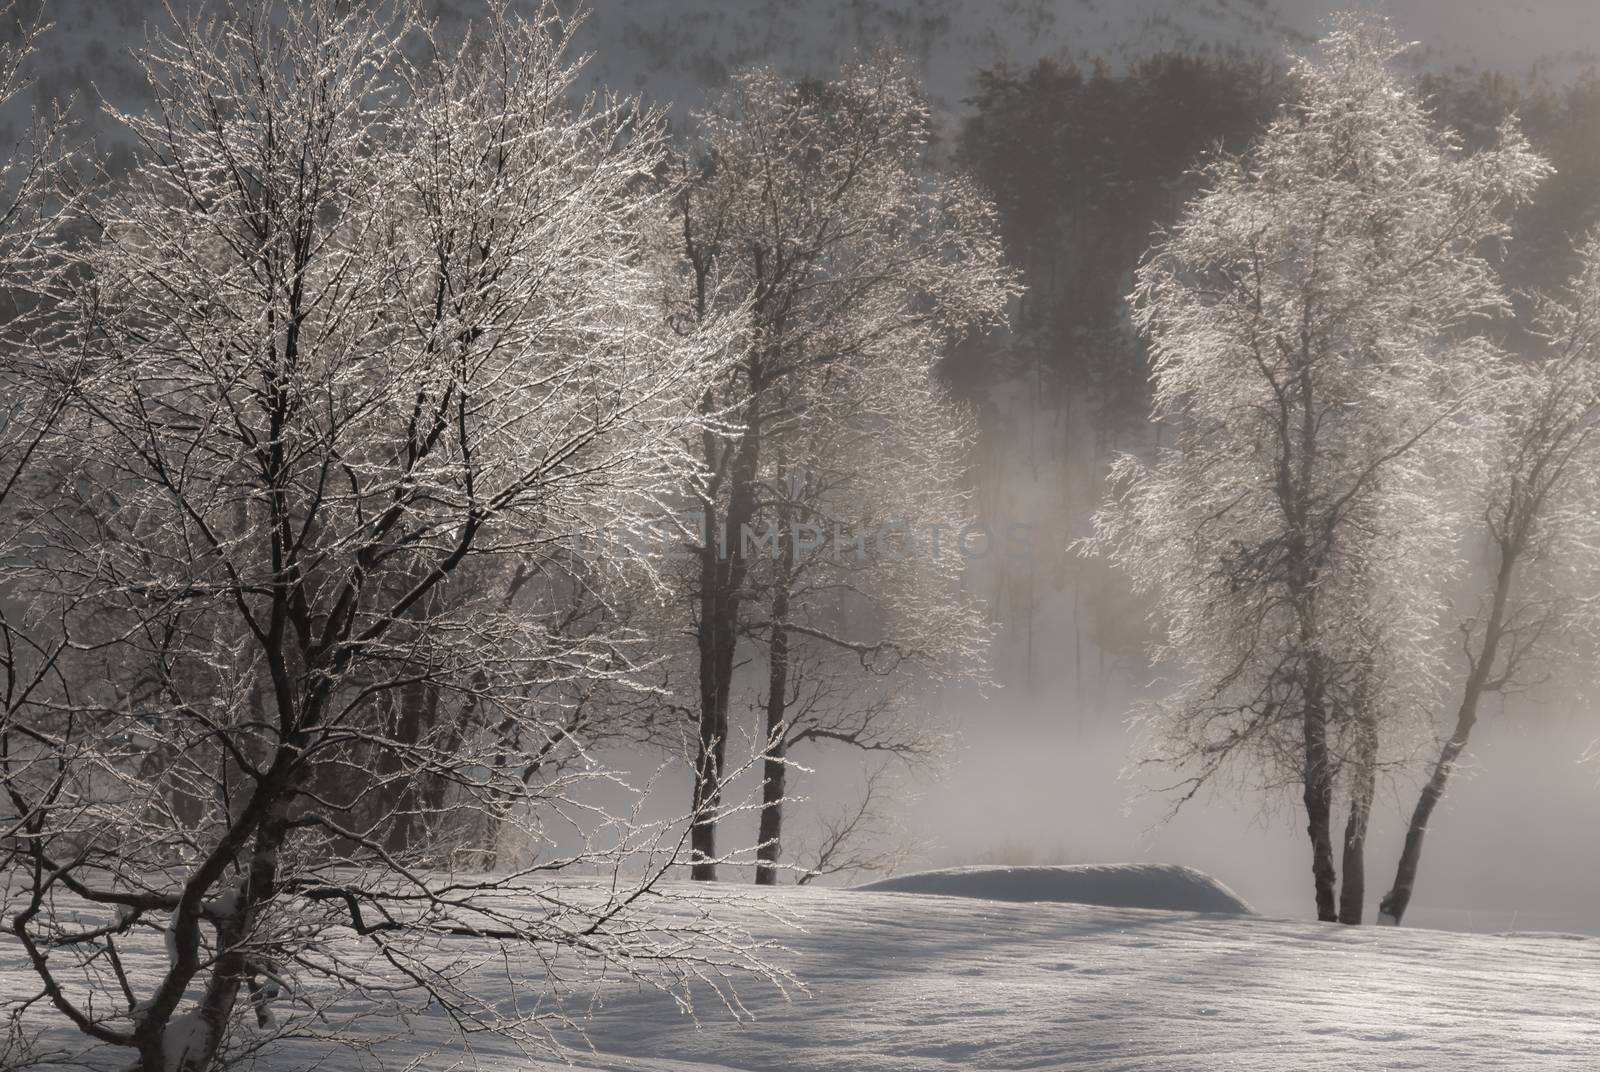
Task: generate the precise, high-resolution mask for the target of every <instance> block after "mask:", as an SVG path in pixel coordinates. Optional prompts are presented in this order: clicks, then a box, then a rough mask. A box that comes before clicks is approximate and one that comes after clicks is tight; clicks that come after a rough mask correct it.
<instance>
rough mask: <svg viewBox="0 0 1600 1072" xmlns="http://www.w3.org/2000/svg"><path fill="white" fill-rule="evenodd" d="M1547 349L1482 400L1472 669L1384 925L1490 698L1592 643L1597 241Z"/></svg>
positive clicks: (1598, 549)
mask: <svg viewBox="0 0 1600 1072" xmlns="http://www.w3.org/2000/svg"><path fill="white" fill-rule="evenodd" d="M1538 327H1539V331H1540V334H1541V335H1542V337H1543V339H1544V344H1545V347H1546V352H1545V354H1544V355H1543V356H1542V357H1541V358H1539V359H1538V360H1537V361H1534V362H1532V363H1529V364H1522V363H1518V364H1516V365H1514V366H1510V367H1507V368H1506V369H1504V370H1503V371H1502V372H1501V374H1500V376H1499V377H1498V378H1497V380H1496V383H1495V386H1494V390H1493V391H1490V392H1486V393H1485V394H1484V395H1483V397H1482V406H1483V411H1482V413H1481V414H1480V416H1481V417H1482V419H1483V425H1484V429H1483V434H1482V438H1481V439H1480V442H1481V443H1482V444H1483V445H1484V447H1485V455H1486V461H1487V473H1486V475H1487V479H1486V480H1485V481H1484V482H1483V484H1482V485H1481V488H1482V490H1481V491H1479V493H1478V498H1477V500H1476V501H1475V502H1473V503H1472V505H1473V506H1474V507H1475V508H1476V513H1477V519H1478V524H1479V526H1480V527H1479V528H1478V535H1479V537H1480V540H1479V543H1480V544H1481V545H1482V546H1481V548H1475V549H1481V550H1482V551H1483V557H1482V559H1481V561H1482V562H1483V573H1482V575H1481V576H1480V578H1479V580H1480V582H1481V587H1480V590H1479V591H1478V593H1477V595H1476V598H1475V601H1474V603H1473V604H1472V606H1471V607H1470V608H1469V613H1467V614H1464V615H1461V616H1460V617H1459V626H1460V643H1461V651H1462V654H1463V656H1464V658H1465V671H1466V672H1465V676H1464V679H1463V680H1462V682H1461V686H1460V688H1461V691H1460V695H1459V700H1458V702H1457V706H1456V716H1455V722H1454V725H1453V726H1452V728H1451V731H1450V733H1449V735H1448V736H1447V737H1446V738H1445V739H1444V740H1443V741H1442V742H1441V743H1440V745H1439V750H1438V753H1437V755H1436V757H1435V759H1434V761H1433V764H1432V766H1431V769H1430V771H1429V776H1428V779H1427V781H1426V782H1425V783H1424V784H1423V787H1422V790H1421V792H1420V793H1419V794H1418V797H1417V802H1416V806H1415V807H1414V808H1413V809H1412V813H1411V819H1410V822H1409V824H1408V825H1407V828H1406V838H1405V843H1404V846H1403V848H1402V849H1401V853H1400V860H1399V863H1398V865H1397V867H1396V871H1395V878H1394V883H1393V885H1392V886H1391V887H1390V888H1389V892H1388V893H1387V894H1386V895H1385V896H1384V898H1383V901H1382V904H1381V905H1380V909H1379V913H1380V914H1379V919H1380V921H1381V922H1385V923H1392V924H1396V925H1398V924H1399V923H1400V922H1401V920H1403V919H1404V918H1405V913H1406V909H1407V907H1408V906H1409V905H1410V903H1411V896H1412V893H1413V891H1414V889H1415V887H1416V881H1417V871H1418V868H1419V867H1420V865H1421V862H1422V843H1423V838H1424V836H1425V835H1426V834H1427V832H1428V826H1429V824H1430V823H1431V822H1432V820H1433V813H1434V810H1435V809H1436V808H1437V807H1438V805H1439V801H1440V800H1441V799H1442V798H1443V797H1444V794H1445V790H1446V789H1447V788H1448V786H1449V783H1450V777H1451V775H1452V774H1453V773H1454V771H1455V768H1456V765H1457V764H1458V763H1459V762H1460V760H1461V756H1462V753H1463V752H1465V751H1466V748H1467V745H1468V743H1469V741H1470V739H1471V736H1472V731H1473V728H1474V727H1475V726H1476V725H1477V722H1478V714H1479V709H1480V707H1481V705H1482V703H1483V699H1484V697H1485V696H1489V695H1493V694H1496V693H1504V692H1508V691H1516V690H1519V689H1523V688H1527V687H1529V686H1531V685H1534V684H1536V683H1537V682H1538V681H1539V679H1540V678H1541V677H1542V676H1543V675H1545V674H1547V673H1549V672H1550V671H1551V670H1552V669H1553V666H1554V664H1555V662H1556V661H1557V660H1556V658H1555V657H1556V656H1558V655H1559V654H1560V653H1561V652H1562V650H1563V649H1566V650H1567V651H1568V652H1569V653H1570V652H1571V650H1572V645H1573V642H1575V641H1581V639H1582V638H1584V637H1592V636H1593V633H1594V629H1595V625H1596V622H1595V620H1594V617H1593V615H1594V606H1593V602H1594V601H1593V599H1592V597H1590V596H1589V595H1587V593H1588V592H1589V591H1590V590H1592V579H1593V577H1594V576H1595V571H1596V570H1597V569H1600V558H1597V556H1600V529H1597V526H1600V517H1597V504H1600V484H1597V482H1596V477H1597V474H1600V453H1597V450H1600V436H1597V432H1600V428H1597V420H1600V238H1591V239H1590V240H1589V241H1588V242H1587V243H1586V244H1585V245H1584V247H1583V250H1582V268H1581V270H1580V272H1579V274H1578V276H1577V277H1576V279H1574V280H1573V282H1572V285H1571V287H1570V288H1569V290H1568V292H1567V294H1566V295H1565V296H1563V297H1562V298H1560V299H1543V300H1541V301H1540V302H1539V316H1538Z"/></svg>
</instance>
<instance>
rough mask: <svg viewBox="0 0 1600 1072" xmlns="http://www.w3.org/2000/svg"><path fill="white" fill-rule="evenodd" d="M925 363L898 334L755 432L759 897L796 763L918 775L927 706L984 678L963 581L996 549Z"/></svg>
mask: <svg viewBox="0 0 1600 1072" xmlns="http://www.w3.org/2000/svg"><path fill="white" fill-rule="evenodd" d="M937 353H938V340H937V338H936V337H935V336H933V335H931V334H929V335H924V336H923V337H922V338H921V339H920V340H918V339H914V338H913V337H910V336H909V334H908V335H907V336H905V337H902V338H901V339H900V340H899V341H898V343H897V344H896V346H895V347H894V348H893V349H892V350H891V351H889V352H886V353H883V354H880V355H877V357H876V360H875V361H874V362H873V363H872V364H871V365H870V366H869V367H866V368H863V369H860V370H851V369H842V368H839V367H837V366H829V367H827V368H826V369H825V370H824V371H823V372H822V373H821V374H819V375H817V376H815V377H796V378H795V379H793V380H792V381H791V382H790V383H789V384H788V385H787V386H788V387H789V388H790V391H788V392H785V397H791V396H793V395H799V396H800V397H799V398H795V399H793V401H791V404H790V405H789V406H788V407H787V408H786V410H785V412H786V413H790V414H793V415H795V417H796V419H795V420H793V421H792V422H790V423H787V424H777V425H776V426H775V427H774V429H773V432H772V433H771V436H772V439H773V443H772V446H773V449H772V450H771V451H769V453H768V458H769V460H770V461H771V466H770V470H767V469H764V474H763V475H764V482H763V498H762V501H761V503H760V507H759V509H758V513H757V517H758V525H759V526H760V527H759V529H758V531H759V532H760V533H761V534H762V535H763V536H764V537H765V539H766V545H767V546H770V548H771V553H770V555H769V556H768V559H767V560H765V561H760V562H757V563H755V564H754V568H753V569H752V572H751V576H752V579H753V583H752V587H754V588H757V589H758V590H759V591H760V592H761V593H762V595H761V598H760V599H759V600H757V599H755V598H752V599H751V601H750V603H749V606H750V609H751V611H752V612H753V613H761V612H765V613H766V617H765V618H764V619H756V620H753V621H751V622H749V623H748V625H747V627H746V628H747V631H748V632H749V634H750V636H751V638H752V640H754V641H755V642H756V645H757V649H756V650H757V652H758V653H759V654H761V655H764V656H765V669H766V680H765V682H764V687H763V688H762V689H760V690H759V695H758V699H757V706H758V708H759V709H760V710H761V711H762V713H763V714H764V717H765V741H766V750H765V768H764V771H763V777H762V797H761V814H760V829H759V837H758V844H757V849H756V861H757V862H756V881H757V883H763V884H771V883H774V882H776V881H777V879H778V875H779V871H780V869H779V860H780V858H781V855H782V839H783V826H784V814H785V799H786V797H787V796H788V795H789V794H790V790H789V788H788V784H787V771H788V768H789V765H790V764H789V760H790V756H791V753H792V751H793V750H794V749H795V748H797V747H805V748H807V749H808V750H810V749H814V748H816V747H818V746H823V747H827V746H844V747H846V748H849V749H852V750H855V751H857V752H859V753H862V754H864V755H866V756H869V757H874V756H875V757H877V758H879V759H895V760H899V761H902V762H904V763H905V764H908V765H911V766H920V767H926V766H929V765H931V764H932V763H934V762H936V761H937V760H938V759H939V757H940V756H941V755H942V754H943V753H944V751H945V750H946V749H945V746H946V738H947V736H948V734H947V733H946V732H945V731H943V730H942V729H941V727H940V725H939V722H938V719H937V717H936V714H935V712H936V709H937V706H938V703H939V700H940V694H941V690H942V689H943V688H945V687H946V686H947V685H950V684H951V683H954V682H959V681H963V680H965V681H969V682H978V683H981V682H982V681H983V680H985V672H986V668H987V665H988V645H989V641H990V632H989V627H988V624H987V622H986V621H985V616H984V612H983V608H982V607H981V605H980V604H979V602H978V601H977V599H976V598H975V597H974V596H973V595H972V593H971V592H970V591H969V589H968V587H967V585H966V567H967V566H968V565H969V564H970V562H971V561H972V560H974V559H977V558H979V557H980V556H986V555H990V554H993V553H995V552H994V548H993V546H992V544H993V542H994V541H993V536H992V534H989V533H986V532H983V531H981V530H980V529H979V526H978V525H977V523H976V521H975V519H974V518H973V516H972V513H971V502H970V499H971V496H970V494H969V492H968V490H967V480H966V476H967V474H966V455H967V452H968V451H969V449H970V447H971V442H972V429H971V424H970V421H969V420H968V419H967V418H966V416H965V415H964V414H963V413H962V412H961V411H960V410H959V409H958V408H957V407H955V406H954V405H953V404H952V403H951V401H950V400H949V399H948V398H947V397H946V395H945V393H944V391H943V390H942V389H941V388H940V387H938V385H936V384H935V383H934V382H933V381H932V379H931V377H930V375H929V369H930V367H931V365H932V364H933V361H934V360H935V358H936V356H937ZM812 755H813V756H815V755H816V753H814V752H813V753H812ZM807 762H808V763H816V762H817V759H815V758H808V759H807ZM873 804H874V808H875V809H879V810H881V808H882V805H883V801H881V800H878V801H874V802H873Z"/></svg>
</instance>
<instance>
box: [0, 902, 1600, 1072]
mask: <svg viewBox="0 0 1600 1072" xmlns="http://www.w3.org/2000/svg"><path fill="white" fill-rule="evenodd" d="M996 881H997V882H1003V881H1005V880H1004V879H1003V877H1000V878H997V879H996ZM719 892H722V894H723V895H724V896H726V898H727V901H726V903H725V904H724V905H723V906H722V911H724V912H725V913H726V914H727V916H728V917H729V919H730V920H733V921H736V922H737V923H739V924H741V925H743V926H745V927H747V928H749V929H750V930H751V931H752V932H754V933H755V934H757V935H759V936H761V937H765V938H770V939H775V940H777V941H780V942H782V943H783V944H784V945H785V946H786V947H787V948H788V950H789V953H788V954H787V955H786V956H785V958H784V964H785V966H786V967H788V968H789V969H791V970H792V971H793V972H794V973H795V974H796V975H797V976H798V977H799V978H800V979H802V980H803V981H804V984H805V986H806V988H807V992H806V993H794V994H792V996H791V998H789V999H785V998H784V997H783V996H782V995H780V994H779V993H777V992H776V991H775V990H774V989H772V988H770V987H766V986H763V985H761V984H758V983H748V984H746V985H745V986H743V987H742V988H741V993H742V997H743V1000H744V1003H745V1004H746V1006H747V1007H748V1009H749V1010H750V1012H751V1013H752V1014H753V1016H752V1018H751V1019H748V1020H747V1021H745V1022H742V1023H738V1022H734V1021H733V1020H732V1019H731V1018H730V1017H728V1016H727V1015H725V1014H723V1013H722V1012H721V1010H720V1008H719V1007H718V1006H716V1004H715V1002H702V1003H701V1008H700V1023H699V1024H698V1025H696V1023H695V1022H694V1021H693V1019H691V1018H690V1017H688V1016H685V1015H684V1014H682V1013H680V1012H679V1011H678V1010H677V1009H676V1008H675V1007H674V1005H673V1003H672V1002H671V1001H670V1000H669V999H668V998H666V997H664V996H661V995H658V994H651V993H640V992H638V991H636V990H633V989H630V988H609V989H607V990H605V991H604V992H603V1002H602V1003H601V1005H600V1006H599V1008H598V1009H597V1011H596V1014H595V1018H594V1020H593V1021H592V1023H591V1024H590V1027H589V1036H590V1040H591V1042H592V1044H593V1051H592V1052H587V1051H581V1052H578V1053H576V1054H575V1055H574V1058H573V1062H574V1065H573V1066H571V1067H576V1068H578V1069H588V1070H600V1069H605V1070H621V1069H635V1070H639V1072H707V1070H717V1072H731V1070H735V1069H742V1070H748V1072H754V1070H778V1069H784V1070H796V1072H809V1070H816V1072H822V1070H828V1072H834V1070H841V1069H849V1070H852V1072H909V1070H941V1069H950V1070H972V1069H1052V1070H1055V1069H1063V1070H1064V1069H1093V1070H1097V1072H1112V1070H1116V1072H1131V1070H1149V1072H1187V1070H1194V1072H1224V1070H1237V1072H1247V1070H1272V1072H1322V1070H1327V1072H1333V1070H1340V1072H1345V1070H1355V1069H1424V1070H1439V1072H1446V1070H1448V1072H1457V1070H1479V1069H1490V1068H1504V1069H1515V1070H1519V1072H1520V1070H1544V1069H1573V1070H1583V1072H1592V1070H1593V1069H1595V1068H1600V1015H1597V1010H1600V939H1593V938H1581V937H1571V936H1562V935H1537V934H1521V935H1512V936H1494V935H1463V934H1452V933H1446V932H1440V931H1429V930H1417V929H1410V928H1405V929H1398V930H1395V929H1378V928H1371V927H1368V928H1360V929H1355V928H1342V927H1337V926H1331V925H1328V926H1319V925H1316V924H1310V923H1303V922H1288V921H1284V920H1275V919H1266V918H1261V917H1257V916H1249V915H1221V914H1200V913H1183V912H1167V911H1152V910H1140V909H1126V908H1107V907H1097V906H1085V905H1074V904H1063V903H1016V902H1001V901H993V900H985V899H981V898H974V897H953V896H930V895H921V894H910V893H888V892H871V891H863V890H841V889H817V888H809V887H808V888H777V889H771V890H765V891H756V890H753V889H752V888H750V887H734V886H731V885H730V886H726V887H723V888H722V890H721V891H719ZM775 909H776V910H777V911H776V912H775V911H774V910H775ZM780 917H781V918H780ZM528 967H529V968H530V970H531V968H532V966H531V964H530V965H529V966H528ZM19 968H20V965H19V964H18V963H17V960H16V950H15V946H14V945H7V944H6V943H5V941H4V939H0V992H4V993H6V994H7V995H10V994H13V993H20V992H22V991H21V989H20V988H21V987H23V986H24V985H25V982H26V980H25V977H24V976H22V975H21V974H20V973H19V970H18V969H19ZM508 968H509V969H510V970H511V971H512V972H515V971H516V970H517V968H518V966H517V965H502V966H499V967H497V968H493V969H490V968H486V969H484V970H483V971H482V979H481V987H479V989H480V996H482V997H484V998H485V999H488V1000H494V995H495V994H496V993H497V992H498V991H499V990H500V989H502V988H503V987H504V980H505V978H506V972H507V969H508ZM13 988H16V989H13ZM391 1026H392V1025H391ZM412 1028H413V1033H411V1034H410V1035H409V1037H406V1038H404V1039H403V1040H402V1039H398V1038H397V1039H392V1040H389V1041H387V1042H381V1043H378V1044H377V1047H376V1048H377V1050H378V1051H379V1052H380V1053H383V1054H385V1055H387V1057H388V1058H390V1059H393V1060H395V1061H396V1063H397V1065H399V1066H401V1067H404V1066H405V1065H406V1063H407V1062H410V1061H415V1062H416V1064H414V1065H411V1067H415V1068H426V1069H444V1068H455V1067H474V1068H480V1069H485V1070H499V1072H512V1070H516V1072H526V1070H527V1069H528V1068H529V1067H530V1066H529V1064H528V1063H527V1062H526V1060H524V1059H523V1058H522V1057H521V1056H520V1055H518V1054H517V1053H515V1052H514V1051H513V1049H512V1048H511V1047H510V1046H509V1045H506V1046H502V1045H500V1044H499V1042H498V1040H496V1039H494V1038H483V1037H479V1038H477V1039H475V1040H474V1043H473V1046H472V1054H471V1057H470V1058H467V1059H463V1055H462V1054H461V1053H460V1052H459V1051H452V1052H448V1053H439V1052H435V1051H436V1050H437V1045H436V1040H437V1039H438V1038H440V1037H442V1025H441V1023H440V1021H439V1019H437V1018H429V1017H428V1016H427V1015H423V1016H420V1017H417V1018H415V1019H414V1020H413V1023H412ZM373 1030H374V1031H377V1030H378V1027H377V1026H376V1025H375V1026H374V1027H373ZM374 1040H375V1041H376V1036H374ZM316 1057H317V1054H316V1053H315V1052H314V1051H313V1049H312V1048H311V1047H305V1046H288V1047H283V1048H280V1049H278V1050H277V1051H275V1053H274V1054H273V1055H272V1056H269V1057H267V1058H265V1059H264V1060H263V1061H262V1062H261V1063H260V1065H258V1067H259V1068H260V1069H261V1072H290V1070H299V1069H305V1068H310V1067H312V1065H313V1064H314V1063H315V1059H316ZM371 1061H372V1058H371V1057H370V1056H368V1057H360V1056H355V1055H349V1054H339V1055H337V1056H334V1057H333V1058H332V1060H331V1061H330V1062H328V1063H326V1064H323V1065H322V1067H324V1068H337V1069H341V1070H342V1069H355V1068H365V1067H371ZM533 1067H537V1068H545V1069H551V1070H553V1069H558V1068H564V1067H569V1066H567V1065H565V1064H563V1063H561V1062H559V1061H549V1062H546V1063H543V1064H536V1065H535V1066H533Z"/></svg>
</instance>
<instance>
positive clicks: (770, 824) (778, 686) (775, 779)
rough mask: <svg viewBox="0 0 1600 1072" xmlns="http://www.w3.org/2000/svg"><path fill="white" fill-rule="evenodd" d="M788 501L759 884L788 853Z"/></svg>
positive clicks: (776, 584)
mask: <svg viewBox="0 0 1600 1072" xmlns="http://www.w3.org/2000/svg"><path fill="white" fill-rule="evenodd" d="M790 521H791V517H790V513H789V508H788V506H787V505H785V506H783V507H782V508H780V509H779V511H778V534H777V537H776V538H777V539H778V540H779V541H780V542H781V544H782V546H783V554H782V557H781V558H780V559H779V561H778V569H777V571H776V572H777V576H776V578H775V579H774V581H773V592H772V637H771V642H770V643H769V645H768V653H767V755H766V759H765V760H763V761H762V776H761V826H760V832H759V836H758V838H757V842H756V885H758V886H776V885H777V884H778V858H779V857H780V856H781V855H782V854H783V847H782V842H781V840H780V839H781V838H782V837H783V798H784V782H785V779H786V777H787V774H788V770H787V764H786V762H785V758H786V752H787V747H786V746H787V740H786V738H787V736H788V732H789V727H788V724H787V722H786V720H785V716H786V715H787V714H788V691H789V629H788V622H789V586H790V583H791V580H792V578H793V574H794V540H793V538H792V536H793V534H792V533H791V532H790V531H789V525H790Z"/></svg>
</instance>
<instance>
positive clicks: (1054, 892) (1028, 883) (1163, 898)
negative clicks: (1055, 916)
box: [856, 864, 1252, 915]
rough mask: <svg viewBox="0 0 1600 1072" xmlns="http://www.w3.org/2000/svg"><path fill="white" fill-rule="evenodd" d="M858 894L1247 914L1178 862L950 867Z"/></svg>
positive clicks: (883, 882)
mask: <svg viewBox="0 0 1600 1072" xmlns="http://www.w3.org/2000/svg"><path fill="white" fill-rule="evenodd" d="M856 889H858V890H870V891H875V892H879V893H926V894H934V895H937V896H940V897H981V898H984V899H986V900H991V901H1054V902H1058V903H1064V904H1083V905H1102V906H1104V907H1108V908H1159V909H1163V910H1166V911H1172V912H1222V913H1227V914H1231V915H1248V914H1250V913H1251V912H1252V909H1251V907H1250V906H1249V905H1248V904H1246V903H1245V902H1244V901H1242V900H1240V899H1239V896H1238V894H1236V893H1234V892H1233V891H1232V890H1230V889H1228V887H1226V886H1224V885H1223V884H1222V883H1220V882H1218V881H1217V880H1216V879H1214V878H1212V877H1211V876H1210V875H1207V874H1205V873H1204V872H1202V871H1196V870H1195V869H1194V868H1192V867H1181V866H1179V865H1177V864H1070V865H1063V866H1056V867H949V868H943V869H941V870H938V871H919V872H916V873H915V874H909V875H895V876H893V877H891V878H885V879H879V880H878V881H876V882H867V883H863V884H862V885H860V886H857V887H856Z"/></svg>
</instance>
